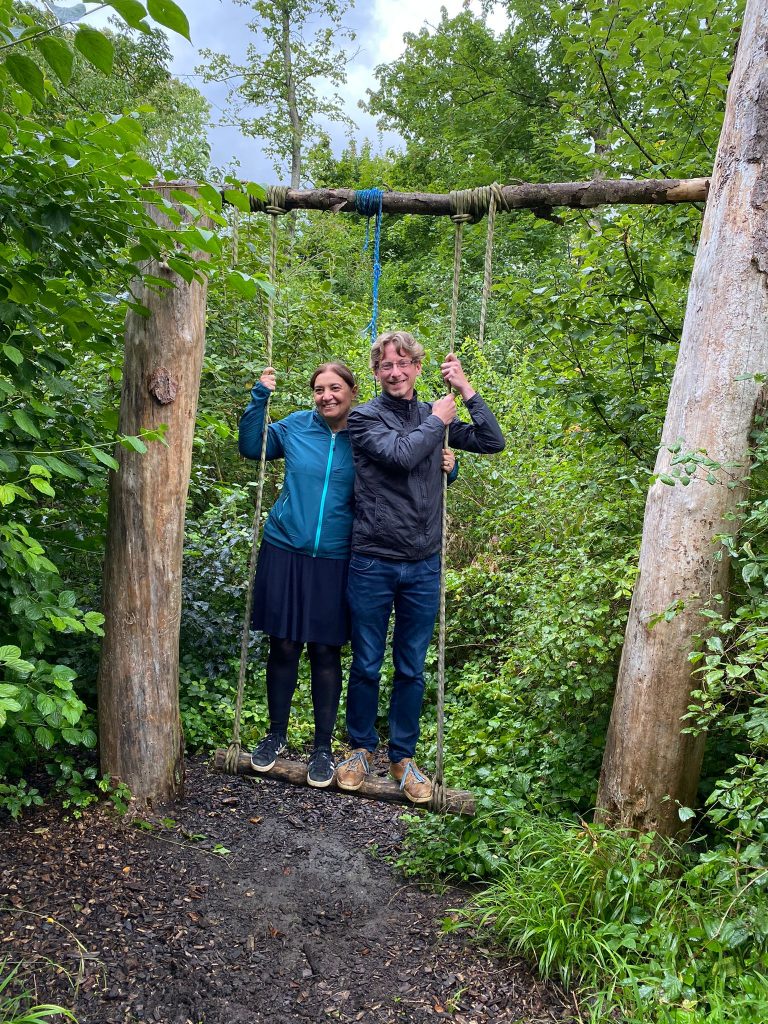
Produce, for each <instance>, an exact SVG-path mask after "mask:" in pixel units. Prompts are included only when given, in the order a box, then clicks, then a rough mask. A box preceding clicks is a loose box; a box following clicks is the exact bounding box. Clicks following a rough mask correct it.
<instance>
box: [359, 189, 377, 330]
mask: <svg viewBox="0 0 768 1024" xmlns="http://www.w3.org/2000/svg"><path fill="white" fill-rule="evenodd" d="M383 196H384V192H383V190H382V189H380V188H363V189H360V190H359V191H357V192H355V209H356V210H357V212H358V213H359V214H360V215H361V216H362V217H367V218H368V219H367V221H366V224H365V244H364V245H363V252H367V250H368V244H369V242H370V239H371V217H375V218H376V220H375V221H374V230H373V296H372V312H371V319H370V321H369V322H368V324H367V326H366V328H365V330H364V331H363V334H370V336H371V341H372V342H373V341H375V340H376V334H377V323H378V319H379V278H380V277H381V261H380V260H379V248H380V244H381V214H382V200H383Z"/></svg>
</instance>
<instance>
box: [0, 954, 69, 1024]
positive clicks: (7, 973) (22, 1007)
mask: <svg viewBox="0 0 768 1024" xmlns="http://www.w3.org/2000/svg"><path fill="white" fill-rule="evenodd" d="M54 1018H62V1019H63V1020H71V1021H74V1022H75V1024H77V1021H76V1019H75V1017H73V1015H72V1014H71V1013H70V1012H69V1010H66V1009H65V1008H64V1007H63V1006H55V1005H53V1004H51V1003H46V1004H41V1003H35V1001H34V999H33V996H32V993H31V992H29V991H28V990H27V989H26V987H25V986H24V984H23V979H22V977H21V965H20V964H14V965H12V966H11V965H10V964H9V963H8V961H7V960H2V961H0V1024H44V1022H45V1021H50V1020H53V1019H54Z"/></svg>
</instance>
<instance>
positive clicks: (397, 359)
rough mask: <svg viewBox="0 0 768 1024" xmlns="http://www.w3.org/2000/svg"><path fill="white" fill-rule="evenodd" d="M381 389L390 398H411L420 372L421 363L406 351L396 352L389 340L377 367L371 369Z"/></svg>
mask: <svg viewBox="0 0 768 1024" xmlns="http://www.w3.org/2000/svg"><path fill="white" fill-rule="evenodd" d="M373 373H374V376H375V378H376V380H377V381H378V382H379V383H380V384H381V390H382V391H384V392H385V393H386V394H388V395H391V396H392V398H406V399H407V398H413V386H414V384H415V383H416V378H417V377H418V376H419V374H420V373H421V363H419V362H414V361H413V360H412V359H411V357H410V356H409V355H408V354H407V353H402V352H398V351H397V349H396V348H395V346H394V344H393V343H392V342H391V341H390V342H389V343H388V344H387V345H385V346H384V351H383V353H382V355H381V360H380V362H379V365H378V368H377V369H376V370H374V371H373Z"/></svg>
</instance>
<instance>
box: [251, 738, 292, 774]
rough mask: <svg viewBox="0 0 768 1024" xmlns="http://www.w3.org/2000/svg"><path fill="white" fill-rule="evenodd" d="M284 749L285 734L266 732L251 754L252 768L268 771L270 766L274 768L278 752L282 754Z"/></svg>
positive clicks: (257, 770) (258, 770)
mask: <svg viewBox="0 0 768 1024" xmlns="http://www.w3.org/2000/svg"><path fill="white" fill-rule="evenodd" d="M284 750H285V736H281V735H280V733H277V732H269V733H267V735H266V736H265V737H264V739H263V740H262V741H261V743H259V744H257V746H256V749H255V750H254V752H253V753H252V754H251V765H252V766H253V770H254V771H256V772H268V771H269V769H270V768H274V766H275V761H276V760H277V756H278V754H282V752H283V751H284Z"/></svg>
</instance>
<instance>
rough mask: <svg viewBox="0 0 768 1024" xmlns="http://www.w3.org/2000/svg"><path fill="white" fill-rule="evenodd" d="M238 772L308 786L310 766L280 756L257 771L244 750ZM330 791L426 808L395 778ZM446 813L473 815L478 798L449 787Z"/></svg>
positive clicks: (220, 753) (221, 754) (220, 758)
mask: <svg viewBox="0 0 768 1024" xmlns="http://www.w3.org/2000/svg"><path fill="white" fill-rule="evenodd" d="M226 756H227V752H226V750H217V751H216V753H215V754H214V758H213V766H214V768H215V769H216V770H217V771H224V764H225V760H226ZM237 774H238V775H250V776H251V777H255V778H260V779H276V780H277V781H279V782H289V783H290V784H291V785H292V786H306V785H307V766H306V765H305V764H302V763H301V762H299V761H286V759H285V758H283V757H279V758H278V759H277V761H276V762H275V764H274V767H272V768H270V769H269V771H268V772H257V771H254V769H253V766H252V765H251V756H250V754H248V753H247V752H246V751H244V750H241V751H240V756H239V758H238V761H237ZM327 788H328V791H329V792H334V793H338V794H340V795H343V796H361V797H363V798H364V799H366V800H383V801H384V802H385V803H390V804H407V805H408V806H409V807H413V808H417V807H422V808H425V807H426V805H424V804H413V803H411V801H410V800H409V799H408V797H407V796H405V795H404V794H403V792H402V790H401V789H400V786H399V785H398V784H397V783H396V782H395V781H394V780H393V779H381V778H377V777H373V776H372V777H371V778H369V779H366V780H365V782H363V784H362V786H361V787H360V789H355V790H347V789H339V788H338V786H337V785H336V782H335V781H334V782H332V783H331V785H330V786H328V787H327ZM442 811H443V812H444V813H445V814H463V815H465V816H467V817H472V816H473V815H474V813H475V797H474V795H473V794H472V793H469V792H467V791H466V790H463V789H446V790H445V806H444V808H442Z"/></svg>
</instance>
